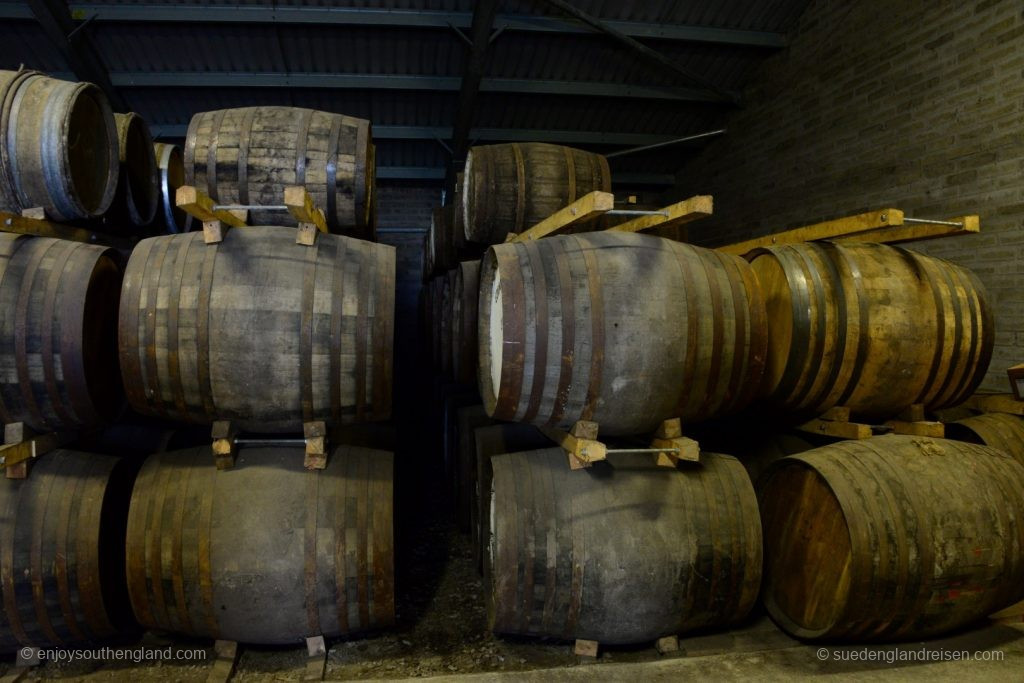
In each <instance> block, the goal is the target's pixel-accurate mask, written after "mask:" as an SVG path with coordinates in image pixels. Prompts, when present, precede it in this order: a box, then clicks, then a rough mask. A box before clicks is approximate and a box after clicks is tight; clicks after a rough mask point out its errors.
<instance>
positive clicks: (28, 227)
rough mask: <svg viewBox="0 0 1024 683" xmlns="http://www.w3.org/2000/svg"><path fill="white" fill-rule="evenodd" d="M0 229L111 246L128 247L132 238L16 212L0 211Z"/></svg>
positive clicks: (131, 242)
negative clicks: (21, 214)
mask: <svg viewBox="0 0 1024 683" xmlns="http://www.w3.org/2000/svg"><path fill="white" fill-rule="evenodd" d="M0 231H2V232H13V233H16V234H19V235H35V236H37V237H53V238H56V239H61V240H71V241H72V242H86V243H88V244H103V245H109V246H112V247H124V248H130V247H131V245H132V244H133V243H134V240H130V239H123V238H117V237H112V236H110V235H106V234H104V233H100V232H96V231H95V230H84V229H82V228H73V227H71V226H69V225H61V224H59V223H51V222H49V221H44V220H39V219H38V218H28V217H26V216H19V215H18V214H16V213H8V212H6V211H0Z"/></svg>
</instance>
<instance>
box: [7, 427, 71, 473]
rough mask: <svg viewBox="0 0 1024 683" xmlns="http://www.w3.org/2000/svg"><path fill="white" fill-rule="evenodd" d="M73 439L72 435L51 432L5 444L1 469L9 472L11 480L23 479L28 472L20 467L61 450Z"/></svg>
mask: <svg viewBox="0 0 1024 683" xmlns="http://www.w3.org/2000/svg"><path fill="white" fill-rule="evenodd" d="M72 438H73V435H71V434H65V433H58V432H49V433H47V434H39V435H37V436H31V437H29V438H27V439H25V440H24V441H21V442H19V443H10V444H4V445H3V446H0V467H3V468H4V469H5V470H7V477H8V478H9V479H21V478H23V477H24V474H26V473H27V472H25V471H24V470H23V469H19V468H18V467H17V466H18V465H20V464H22V463H28V462H29V461H31V460H34V459H35V458H38V457H39V456H41V455H45V454H46V453H49V452H50V451H52V450H54V449H55V448H60V447H61V446H63V445H65V444H67V443H70V442H71V440H72Z"/></svg>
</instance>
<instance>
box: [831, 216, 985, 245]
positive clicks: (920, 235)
mask: <svg viewBox="0 0 1024 683" xmlns="http://www.w3.org/2000/svg"><path fill="white" fill-rule="evenodd" d="M904 221H906V219H905V218H904ZM948 223H961V225H960V226H956V225H948ZM976 232H981V220H980V219H979V217H978V216H977V215H970V216H957V217H956V218H950V219H949V220H947V221H943V222H937V223H904V224H903V225H890V226H889V227H887V228H881V229H879V230H871V231H868V232H858V233H856V234H853V235H843V236H842V237H837V238H835V239H836V241H837V242H879V243H881V244H900V243H902V242H918V241H921V240H933V239H937V238H939V237H956V236H957V235H970V234H973V233H976Z"/></svg>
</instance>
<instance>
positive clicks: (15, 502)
mask: <svg viewBox="0 0 1024 683" xmlns="http://www.w3.org/2000/svg"><path fill="white" fill-rule="evenodd" d="M132 474H133V472H132V471H131V468H130V467H126V466H125V464H124V463H123V462H121V461H119V460H118V459H116V458H109V457H105V456H100V455H93V454H91V453H79V452H77V451H70V450H56V451H51V452H49V453H47V454H45V455H43V456H42V457H40V458H39V459H37V460H36V461H35V463H34V464H33V465H32V470H31V474H30V475H29V477H28V478H27V479H3V478H0V594H2V598H3V602H2V604H0V654H9V653H11V652H14V651H15V650H16V649H17V648H18V647H24V646H29V645H31V646H34V647H61V648H71V647H81V646H86V645H94V644H97V643H101V642H102V641H104V640H107V639H110V638H113V637H115V636H118V635H122V634H124V633H126V632H128V631H131V630H132V629H133V628H134V620H133V619H132V616H131V610H130V609H129V607H128V593H127V589H126V583H125V571H124V533H125V518H126V517H127V512H128V497H129V493H130V490H131V481H132V476H131V475H132Z"/></svg>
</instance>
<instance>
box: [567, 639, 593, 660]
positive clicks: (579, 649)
mask: <svg viewBox="0 0 1024 683" xmlns="http://www.w3.org/2000/svg"><path fill="white" fill-rule="evenodd" d="M598 647H599V645H598V643H597V641H596V640H583V639H582V638H580V639H578V640H577V641H576V644H575V645H574V646H573V648H572V651H573V653H574V654H575V655H576V656H578V657H592V658H596V657H597V651H598Z"/></svg>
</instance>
